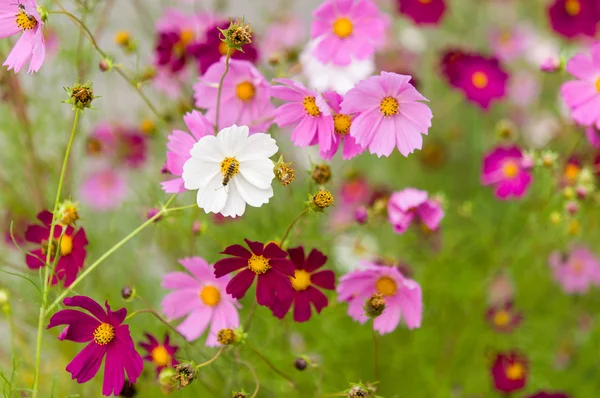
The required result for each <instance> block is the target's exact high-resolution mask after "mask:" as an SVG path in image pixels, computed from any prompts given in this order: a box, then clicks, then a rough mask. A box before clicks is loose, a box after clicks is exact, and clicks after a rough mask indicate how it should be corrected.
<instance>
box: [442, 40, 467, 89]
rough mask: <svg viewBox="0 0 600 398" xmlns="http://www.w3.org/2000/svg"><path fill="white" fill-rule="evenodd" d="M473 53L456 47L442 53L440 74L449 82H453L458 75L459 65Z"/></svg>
mask: <svg viewBox="0 0 600 398" xmlns="http://www.w3.org/2000/svg"><path fill="white" fill-rule="evenodd" d="M472 55H473V54H471V53H469V52H467V51H463V50H460V49H456V48H451V49H448V50H446V51H444V52H443V53H442V60H441V62H440V69H441V72H442V75H443V76H444V77H445V78H446V80H448V82H449V83H450V84H454V82H455V81H456V79H457V77H458V76H459V72H460V66H461V65H462V63H461V62H462V61H463V59H465V58H468V57H471V56H472Z"/></svg>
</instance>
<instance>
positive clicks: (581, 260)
mask: <svg viewBox="0 0 600 398" xmlns="http://www.w3.org/2000/svg"><path fill="white" fill-rule="evenodd" d="M548 263H549V264H550V267H551V268H552V271H553V272H554V279H556V281H557V282H558V283H560V285H561V286H562V288H563V290H564V291H565V293H570V294H573V293H586V292H587V291H588V290H589V288H590V286H592V285H598V284H600V261H598V259H597V258H596V256H594V254H593V253H592V252H591V251H590V250H589V249H588V248H586V247H584V246H576V247H574V248H573V249H572V250H571V252H570V253H569V255H568V256H564V255H563V254H562V253H560V252H558V251H555V252H552V253H551V254H550V256H549V257H548Z"/></svg>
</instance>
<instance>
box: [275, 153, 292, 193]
mask: <svg viewBox="0 0 600 398" xmlns="http://www.w3.org/2000/svg"><path fill="white" fill-rule="evenodd" d="M273 172H274V173H275V178H277V179H278V180H279V182H280V183H281V185H283V186H287V185H290V184H291V183H292V182H293V181H294V180H295V179H296V173H295V172H294V169H293V168H292V164H291V163H285V162H284V161H283V156H280V157H279V160H278V161H277V163H275V166H274V167H273Z"/></svg>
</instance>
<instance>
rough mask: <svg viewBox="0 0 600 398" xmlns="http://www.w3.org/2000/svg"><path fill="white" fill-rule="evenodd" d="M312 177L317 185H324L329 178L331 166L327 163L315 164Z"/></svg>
mask: <svg viewBox="0 0 600 398" xmlns="http://www.w3.org/2000/svg"><path fill="white" fill-rule="evenodd" d="M312 179H313V181H314V182H316V183H317V184H319V185H325V184H327V183H328V182H329V180H331V167H329V165H327V164H318V165H315V167H314V168H313V171H312Z"/></svg>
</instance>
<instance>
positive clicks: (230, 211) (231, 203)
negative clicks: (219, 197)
mask: <svg viewBox="0 0 600 398" xmlns="http://www.w3.org/2000/svg"><path fill="white" fill-rule="evenodd" d="M225 189H227V190H228V191H227V203H226V204H225V207H224V208H223V210H221V214H222V215H224V216H226V217H237V216H241V215H243V214H244V211H246V202H244V199H242V197H241V195H240V193H239V192H238V190H237V187H236V185H235V184H228V185H227V187H225Z"/></svg>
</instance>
